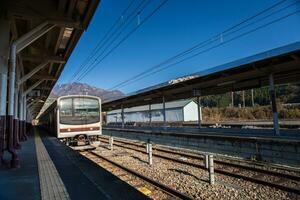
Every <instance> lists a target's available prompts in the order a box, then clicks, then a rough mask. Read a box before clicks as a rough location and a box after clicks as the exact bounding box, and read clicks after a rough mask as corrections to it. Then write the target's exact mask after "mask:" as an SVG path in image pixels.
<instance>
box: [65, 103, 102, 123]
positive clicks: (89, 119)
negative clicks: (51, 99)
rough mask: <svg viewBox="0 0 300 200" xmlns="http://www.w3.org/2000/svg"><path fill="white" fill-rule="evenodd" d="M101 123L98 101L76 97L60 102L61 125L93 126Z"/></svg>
mask: <svg viewBox="0 0 300 200" xmlns="http://www.w3.org/2000/svg"><path fill="white" fill-rule="evenodd" d="M99 121H100V105H99V101H98V100H97V99H93V98H88V97H74V98H66V99H61V100H60V123H61V124H69V125H80V124H92V123H97V122H99Z"/></svg>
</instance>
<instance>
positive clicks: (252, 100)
mask: <svg viewBox="0 0 300 200" xmlns="http://www.w3.org/2000/svg"><path fill="white" fill-rule="evenodd" d="M251 102H252V107H254V89H251Z"/></svg>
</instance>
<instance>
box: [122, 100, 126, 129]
mask: <svg viewBox="0 0 300 200" xmlns="http://www.w3.org/2000/svg"><path fill="white" fill-rule="evenodd" d="M121 119H122V128H124V127H125V121H124V107H123V104H122V105H121Z"/></svg>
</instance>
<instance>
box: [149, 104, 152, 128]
mask: <svg viewBox="0 0 300 200" xmlns="http://www.w3.org/2000/svg"><path fill="white" fill-rule="evenodd" d="M151 123H152V111H151V103H149V126H151Z"/></svg>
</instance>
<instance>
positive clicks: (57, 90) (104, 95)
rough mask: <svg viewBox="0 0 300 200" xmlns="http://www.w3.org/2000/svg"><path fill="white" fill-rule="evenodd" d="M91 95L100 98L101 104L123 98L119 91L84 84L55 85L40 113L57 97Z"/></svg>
mask: <svg viewBox="0 0 300 200" xmlns="http://www.w3.org/2000/svg"><path fill="white" fill-rule="evenodd" d="M76 94H77V95H92V96H97V97H100V98H101V100H102V102H106V101H111V100H114V99H118V98H121V97H124V96H125V95H124V93H122V92H121V91H119V90H113V91H108V90H104V89H101V88H97V87H93V86H90V85H88V84H85V83H68V84H62V85H56V86H55V87H54V88H53V90H52V91H51V93H50V95H49V97H48V99H47V101H46V102H45V105H44V107H43V108H42V110H41V112H40V113H43V112H44V110H45V109H47V108H48V107H49V106H50V105H51V104H52V103H53V102H54V101H55V100H56V99H57V98H58V97H60V96H65V95H76Z"/></svg>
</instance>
